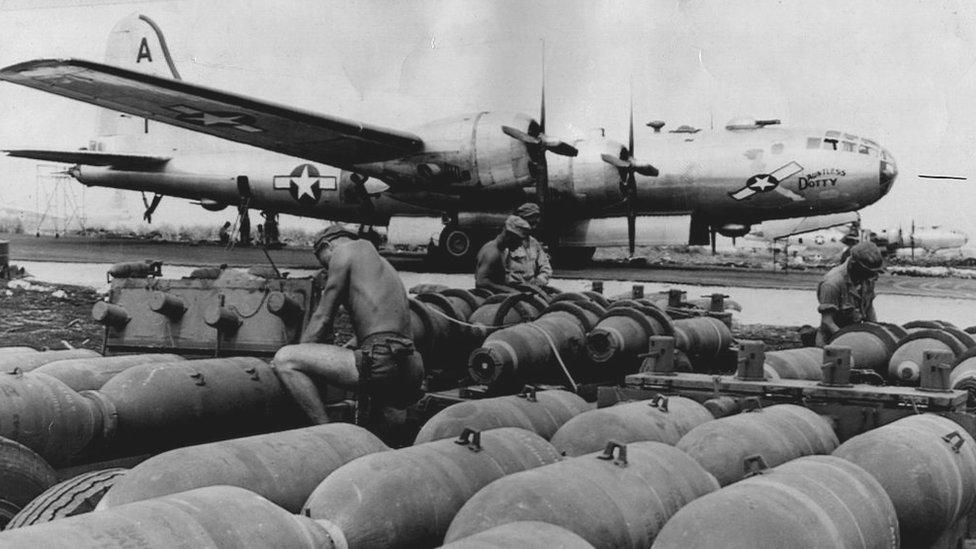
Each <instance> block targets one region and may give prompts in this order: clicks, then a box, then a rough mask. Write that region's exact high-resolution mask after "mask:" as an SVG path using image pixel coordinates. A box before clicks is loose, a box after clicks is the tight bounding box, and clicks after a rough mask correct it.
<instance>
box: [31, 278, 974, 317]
mask: <svg viewBox="0 0 976 549" xmlns="http://www.w3.org/2000/svg"><path fill="white" fill-rule="evenodd" d="M17 264H18V265H20V266H23V267H24V268H25V269H27V271H28V272H29V273H30V274H31V275H33V276H34V278H36V279H37V280H39V281H41V282H48V283H52V284H75V285H79V286H89V287H92V288H100V287H103V286H105V285H106V284H107V283H106V281H105V272H106V271H107V270H108V268H109V265H106V264H98V263H49V262H40V261H19V262H17ZM193 269H194V267H179V266H173V265H164V266H163V275H164V276H166V277H170V278H180V277H184V276H188V275H189V274H190V272H191V271H193ZM288 272H290V273H291V276H292V277H301V276H310V275H311V274H313V273H314V272H315V271H311V270H294V269H293V270H289V271H288ZM400 278H401V279H402V280H403V285H404V286H405V287H407V288H411V287H413V286H416V285H418V284H443V285H445V286H449V287H452V288H471V287H473V286H474V277H473V276H472V275H469V274H443V273H407V272H404V273H400ZM633 285H634V283H633V282H631V281H626V280H607V281H604V283H603V288H604V293H605V294H606V295H608V296H614V295H621V294H628V293H629V292H630V289H631V287H632V286H633ZM643 285H644V292H645V293H646V294H652V293H655V292H662V291H667V290H669V289H671V288H677V289H680V290H684V291H686V292H688V298H689V299H692V298H698V297H699V296H701V295H706V294H711V293H714V292H720V293H724V294H727V295H729V296H731V299H733V300H735V301H736V302H738V303H739V304H740V305H742V311H741V312H738V313H735V315H734V318H735V319H736V320H737V321H738V322H741V323H742V324H776V325H785V326H799V325H801V324H811V325H817V324H818V323H819V322H820V316H819V314H818V313H817V296H816V293H815V292H814V291H812V290H810V291H807V290H775V289H759V288H736V287H725V288H722V287H716V286H695V285H691V284H657V283H644V284H643ZM553 286H555V287H556V288H559V289H560V290H563V291H569V292H578V291H583V290H589V289H590V281H589V280H579V279H557V280H554V281H553ZM875 309H877V311H878V315H879V317H880V318H881V319H882V320H884V321H885V322H893V323H895V324H904V323H905V322H909V321H911V320H920V319H921V320H933V319H937V320H945V321H947V322H951V323H953V324H955V325H956V326H958V327H960V328H966V327H968V326H972V325H974V324H976V303H974V302H973V301H968V300H956V299H948V298H939V297H916V296H904V295H885V294H881V295H879V296H878V297H877V299H876V301H875Z"/></svg>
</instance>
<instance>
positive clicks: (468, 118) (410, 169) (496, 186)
mask: <svg viewBox="0 0 976 549" xmlns="http://www.w3.org/2000/svg"><path fill="white" fill-rule="evenodd" d="M503 126H510V127H512V128H515V129H517V130H519V131H522V132H525V133H527V134H529V135H537V134H538V133H539V125H538V123H536V122H535V121H534V120H532V119H531V118H529V117H528V116H526V115H524V114H518V113H502V112H481V113H477V114H471V115H465V116H459V117H455V118H447V119H443V120H438V121H435V122H431V123H429V124H426V125H424V126H421V127H420V128H416V129H414V130H413V131H414V132H415V133H416V134H417V135H418V136H420V137H421V139H423V141H424V152H423V153H421V154H420V155H416V156H412V157H406V158H402V159H399V160H394V161H390V162H380V163H376V164H368V165H362V166H359V168H360V171H361V172H363V173H368V174H370V175H375V176H377V177H380V178H381V179H396V180H398V181H397V182H398V183H401V184H405V185H410V186H414V187H416V188H421V189H428V190H431V191H435V192H440V191H465V190H474V189H482V190H486V191H487V190H491V191H498V190H512V189H521V188H524V187H528V186H531V185H532V183H533V178H532V172H531V171H530V157H529V150H528V148H527V147H526V144H525V143H522V142H521V141H519V140H517V139H514V138H512V137H509V136H508V135H507V134H505V133H504V132H503V131H502V127H503Z"/></svg>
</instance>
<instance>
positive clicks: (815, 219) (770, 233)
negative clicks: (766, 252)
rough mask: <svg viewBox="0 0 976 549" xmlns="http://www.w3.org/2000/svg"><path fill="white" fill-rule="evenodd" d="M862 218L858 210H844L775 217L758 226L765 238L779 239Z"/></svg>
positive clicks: (837, 225)
mask: <svg viewBox="0 0 976 549" xmlns="http://www.w3.org/2000/svg"><path fill="white" fill-rule="evenodd" d="M860 220H861V215H860V214H859V213H857V212H844V213H836V214H827V215H814V216H810V217H798V218H792V219H775V220H771V221H763V222H762V223H761V224H760V225H759V226H758V227H756V228H761V230H762V233H763V238H766V239H768V240H777V239H780V238H786V237H788V236H793V235H797V234H803V233H809V232H813V231H819V230H820V229H829V228H831V227H839V226H841V225H847V224H850V223H854V222H857V221H860Z"/></svg>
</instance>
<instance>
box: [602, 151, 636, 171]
mask: <svg viewBox="0 0 976 549" xmlns="http://www.w3.org/2000/svg"><path fill="white" fill-rule="evenodd" d="M600 158H602V159H603V161H604V162H606V163H607V164H610V165H611V166H613V167H614V168H617V169H618V170H626V169H629V168H630V162H629V161H627V160H621V159H620V158H617V157H616V156H613V155H612V154H601V155H600Z"/></svg>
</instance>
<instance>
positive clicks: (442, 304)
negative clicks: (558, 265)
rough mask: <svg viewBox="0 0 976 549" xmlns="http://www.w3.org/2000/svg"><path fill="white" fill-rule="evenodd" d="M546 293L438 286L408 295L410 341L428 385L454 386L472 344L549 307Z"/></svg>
mask: <svg viewBox="0 0 976 549" xmlns="http://www.w3.org/2000/svg"><path fill="white" fill-rule="evenodd" d="M548 297H549V296H548V294H545V295H542V294H539V293H520V294H499V295H492V294H491V293H489V292H487V291H486V290H479V289H474V290H462V289H457V288H451V289H440V290H436V291H428V292H424V293H420V294H418V295H417V296H416V297H412V298H410V323H411V327H412V330H413V339H414V343H415V344H416V346H417V350H418V351H419V352H420V353H421V355H423V356H424V358H425V360H424V365H425V367H426V368H427V370H428V372H427V373H428V375H429V376H430V377H431V378H432V379H433V384H430V383H429V384H428V385H429V386H430V387H432V388H438V387H440V386H447V387H454V386H457V383H458V381H459V380H460V379H463V378H465V377H466V372H464V370H463V367H461V366H462V365H463V364H464V363H465V359H466V357H467V356H468V354H469V353H470V352H471V350H472V349H474V348H475V347H477V346H479V345H480V344H481V342H482V341H484V339H485V337H487V336H488V334H489V333H490V332H491V331H492V330H494V329H497V327H500V326H507V325H511V324H517V323H520V322H528V321H530V320H533V319H535V318H536V317H538V316H539V314H541V312H542V311H543V310H544V309H545V308H546V307H547V306H548Z"/></svg>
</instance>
